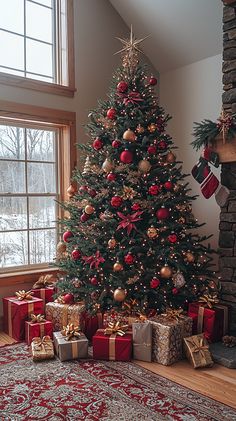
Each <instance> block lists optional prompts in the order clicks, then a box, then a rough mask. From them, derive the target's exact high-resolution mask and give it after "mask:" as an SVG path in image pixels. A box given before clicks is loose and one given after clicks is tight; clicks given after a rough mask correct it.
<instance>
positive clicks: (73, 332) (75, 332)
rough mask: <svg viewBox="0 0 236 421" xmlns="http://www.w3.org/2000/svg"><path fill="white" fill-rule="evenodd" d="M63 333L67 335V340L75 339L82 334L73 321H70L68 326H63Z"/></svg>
mask: <svg viewBox="0 0 236 421" xmlns="http://www.w3.org/2000/svg"><path fill="white" fill-rule="evenodd" d="M61 334H62V335H63V336H64V337H65V340H66V341H74V340H76V339H78V338H80V336H81V331H80V329H79V327H78V326H74V324H73V323H69V324H68V325H67V326H63V329H62V330H61Z"/></svg>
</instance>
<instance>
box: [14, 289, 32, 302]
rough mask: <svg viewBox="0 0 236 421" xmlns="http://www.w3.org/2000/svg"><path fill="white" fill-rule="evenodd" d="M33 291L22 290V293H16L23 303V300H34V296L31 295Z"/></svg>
mask: <svg viewBox="0 0 236 421" xmlns="http://www.w3.org/2000/svg"><path fill="white" fill-rule="evenodd" d="M31 294H32V292H31V291H25V290H24V289H22V290H21V291H17V292H16V296H17V300H19V301H23V300H32V299H33V296H32V295H31Z"/></svg>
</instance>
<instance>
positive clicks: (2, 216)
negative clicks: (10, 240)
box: [0, 197, 27, 231]
mask: <svg viewBox="0 0 236 421" xmlns="http://www.w3.org/2000/svg"><path fill="white" fill-rule="evenodd" d="M26 228H27V203H26V197H0V231H7V230H20V229H26Z"/></svg>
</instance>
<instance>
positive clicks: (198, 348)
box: [189, 338, 209, 363]
mask: <svg viewBox="0 0 236 421" xmlns="http://www.w3.org/2000/svg"><path fill="white" fill-rule="evenodd" d="M189 342H190V339H189ZM191 344H192V346H193V348H192V350H191V351H192V353H197V354H199V355H200V357H201V359H202V360H203V361H204V363H206V355H205V352H206V351H208V350H209V346H208V345H204V338H195V339H194V340H193V339H192V340H191Z"/></svg>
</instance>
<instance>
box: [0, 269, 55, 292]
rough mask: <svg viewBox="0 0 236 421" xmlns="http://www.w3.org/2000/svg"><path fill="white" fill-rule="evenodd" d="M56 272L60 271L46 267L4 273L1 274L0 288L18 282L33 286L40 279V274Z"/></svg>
mask: <svg viewBox="0 0 236 421" xmlns="http://www.w3.org/2000/svg"><path fill="white" fill-rule="evenodd" d="M55 272H58V269H57V268H44V269H34V270H26V271H22V272H11V273H10V272H9V273H4V274H3V273H2V274H0V288H1V287H7V286H11V285H17V284H30V285H31V286H32V285H33V283H34V282H36V281H37V280H38V278H39V276H41V275H43V274H44V273H55ZM29 287H30V286H29Z"/></svg>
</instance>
